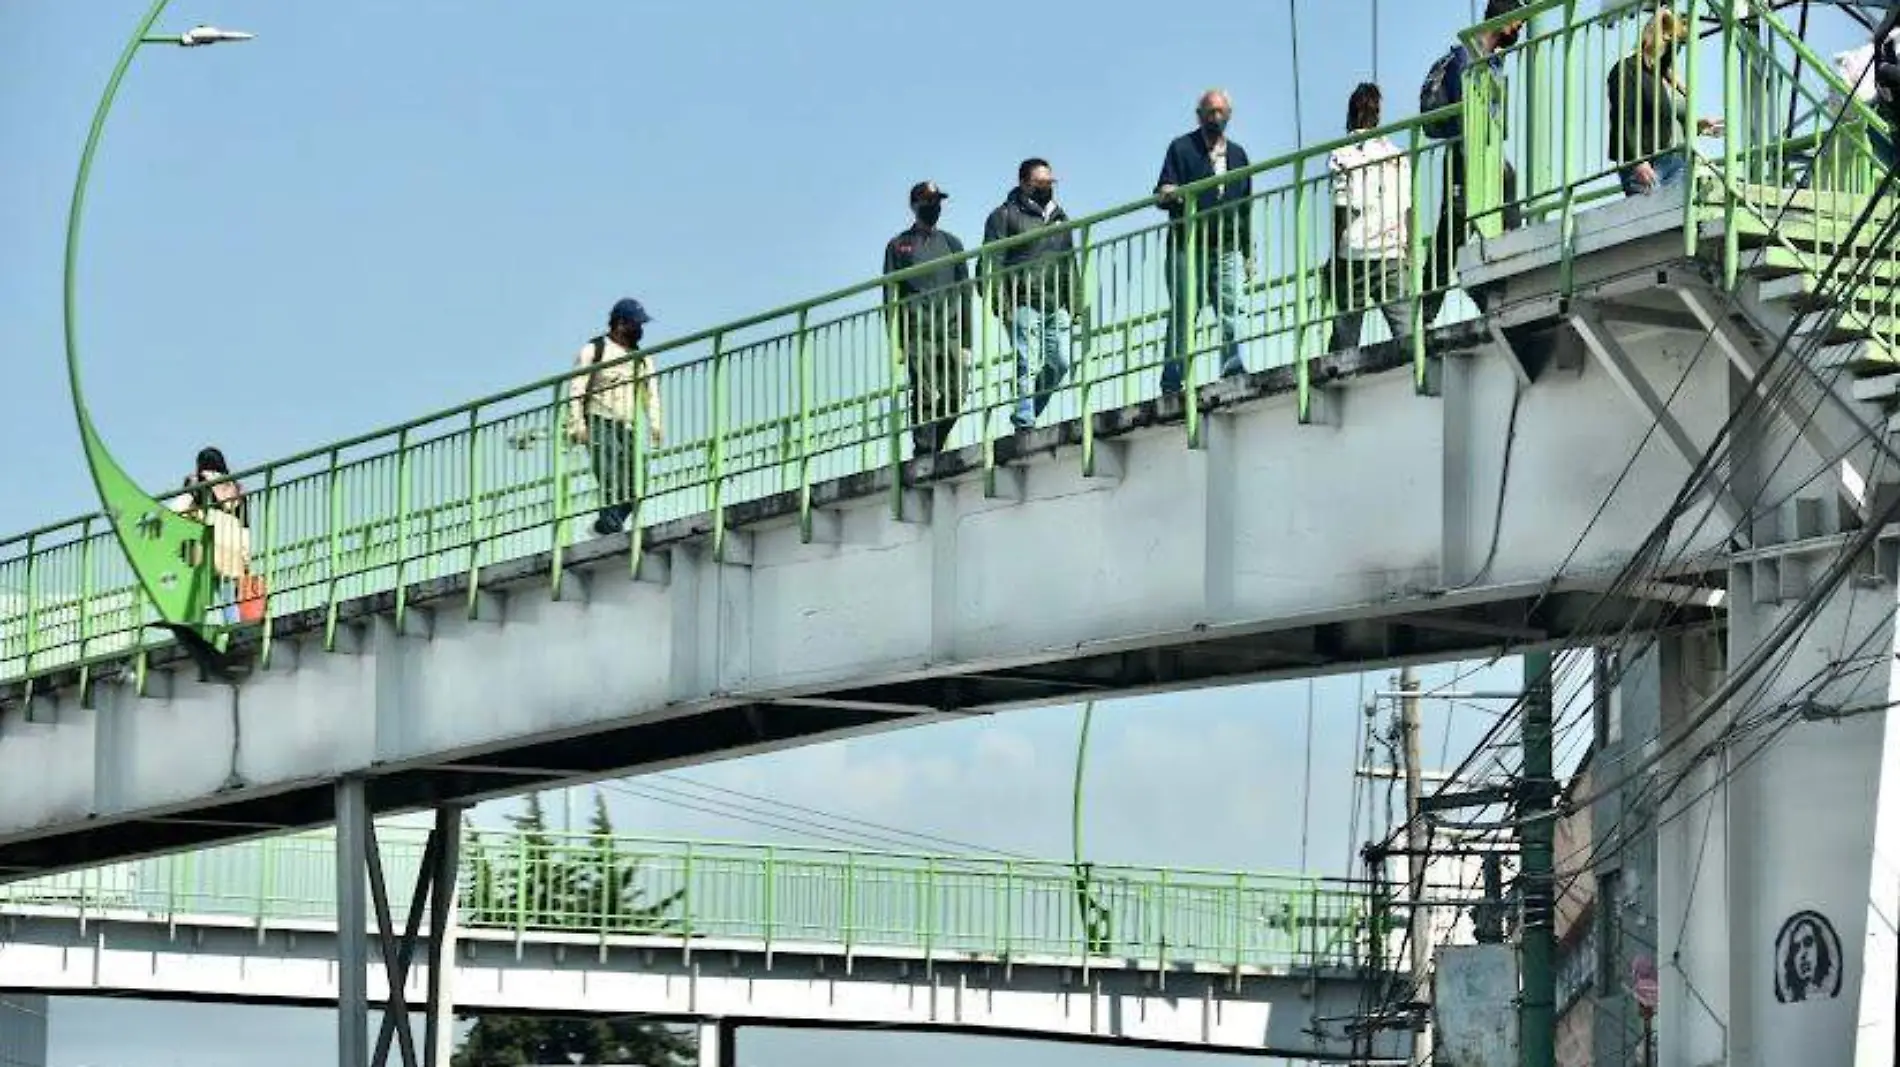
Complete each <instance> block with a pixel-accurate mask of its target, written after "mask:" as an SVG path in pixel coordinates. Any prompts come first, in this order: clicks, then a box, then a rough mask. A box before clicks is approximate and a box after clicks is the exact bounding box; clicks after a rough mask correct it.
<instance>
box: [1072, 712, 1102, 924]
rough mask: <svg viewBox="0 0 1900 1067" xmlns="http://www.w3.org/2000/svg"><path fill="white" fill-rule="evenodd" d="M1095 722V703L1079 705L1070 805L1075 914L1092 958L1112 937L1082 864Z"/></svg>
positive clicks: (1089, 868) (1089, 867) (1091, 878)
mask: <svg viewBox="0 0 1900 1067" xmlns="http://www.w3.org/2000/svg"><path fill="white" fill-rule="evenodd" d="M1094 718H1095V701H1093V700H1091V701H1089V702H1088V703H1086V704H1084V705H1082V733H1081V736H1080V737H1078V738H1076V742H1075V791H1074V799H1073V801H1072V802H1071V804H1070V824H1071V827H1070V829H1071V843H1072V844H1073V846H1074V849H1075V910H1076V913H1077V915H1078V916H1079V917H1080V918H1081V921H1082V932H1083V936H1085V937H1086V938H1087V939H1088V952H1089V954H1090V955H1092V956H1101V955H1106V954H1107V953H1108V943H1109V940H1110V936H1111V933H1112V928H1111V926H1110V916H1109V912H1108V908H1107V907H1105V906H1104V905H1103V904H1102V903H1101V902H1100V901H1099V900H1097V899H1096V897H1095V888H1094V884H1095V876H1094V866H1093V865H1092V864H1088V863H1084V862H1083V861H1082V778H1083V771H1084V769H1085V768H1087V766H1088V756H1089V724H1090V723H1091V722H1092V721H1093V720H1094Z"/></svg>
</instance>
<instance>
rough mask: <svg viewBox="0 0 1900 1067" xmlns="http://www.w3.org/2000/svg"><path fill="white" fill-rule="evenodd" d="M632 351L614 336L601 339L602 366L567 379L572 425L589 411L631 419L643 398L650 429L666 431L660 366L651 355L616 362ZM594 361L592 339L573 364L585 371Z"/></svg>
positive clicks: (581, 421)
mask: <svg viewBox="0 0 1900 1067" xmlns="http://www.w3.org/2000/svg"><path fill="white" fill-rule="evenodd" d="M629 351H630V350H629V349H626V348H622V347H620V346H619V345H617V344H615V343H614V339H613V338H611V337H604V338H602V339H601V344H600V364H601V365H600V367H599V369H597V370H594V371H593V372H592V373H591V374H589V373H580V374H576V375H574V378H573V380H572V381H570V382H569V383H568V387H567V396H568V404H567V418H568V425H569V427H570V428H571V427H573V426H575V425H577V424H580V423H583V422H585V421H586V417H587V416H589V415H597V416H599V417H601V418H605V419H613V420H615V421H618V422H627V423H630V422H632V421H633V417H634V411H635V407H634V405H635V404H636V403H638V402H640V401H641V400H644V402H645V403H646V409H647V427H648V432H650V433H652V434H653V435H654V436H656V437H658V436H662V435H663V434H664V433H665V427H666V424H665V422H664V421H663V419H662V413H661V408H660V379H659V369H658V368H657V367H655V366H654V365H653V359H652V357H650V356H641V357H640V358H638V359H633V360H628V361H627V362H625V363H615V362H614V361H615V360H618V359H620V358H622V357H623V356H626V355H627V354H628V352H629ZM610 364H611V365H610ZM593 365H594V342H592V341H589V342H587V343H586V344H584V345H582V346H581V350H580V352H579V353H578V354H576V355H575V357H574V366H575V367H576V368H577V369H579V370H581V371H583V372H585V371H586V370H587V369H588V368H589V367H592V366H593Z"/></svg>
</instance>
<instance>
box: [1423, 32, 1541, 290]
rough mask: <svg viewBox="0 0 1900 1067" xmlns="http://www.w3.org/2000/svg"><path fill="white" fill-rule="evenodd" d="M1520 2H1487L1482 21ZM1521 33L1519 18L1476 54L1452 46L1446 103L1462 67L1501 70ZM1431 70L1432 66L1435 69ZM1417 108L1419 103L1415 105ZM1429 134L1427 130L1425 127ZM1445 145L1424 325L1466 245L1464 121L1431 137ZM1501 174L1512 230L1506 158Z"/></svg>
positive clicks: (1498, 110) (1515, 215) (1459, 83)
mask: <svg viewBox="0 0 1900 1067" xmlns="http://www.w3.org/2000/svg"><path fill="white" fill-rule="evenodd" d="M1524 3H1525V0H1486V3H1485V5H1484V20H1485V21H1486V22H1494V21H1496V20H1498V19H1501V18H1504V17H1505V16H1507V15H1509V14H1511V13H1512V12H1514V11H1516V10H1517V9H1519V8H1521V7H1523V6H1524ZM1523 31H1524V22H1523V20H1522V19H1518V20H1514V21H1511V22H1506V23H1504V24H1503V25H1501V26H1499V27H1497V28H1496V29H1491V30H1486V31H1485V32H1483V33H1481V34H1479V35H1478V52H1477V54H1476V55H1473V54H1472V52H1471V50H1470V49H1468V48H1466V47H1465V46H1464V45H1463V44H1457V45H1453V46H1452V49H1451V51H1450V52H1449V53H1448V54H1447V55H1446V56H1445V57H1444V60H1441V62H1442V63H1443V64H1444V70H1443V72H1442V73H1443V78H1444V80H1443V82H1442V87H1443V92H1444V100H1445V103H1446V104H1457V103H1461V102H1462V101H1463V100H1464V85H1465V82H1464V77H1465V68H1466V67H1467V66H1470V65H1471V64H1472V63H1474V62H1483V63H1488V64H1490V65H1491V68H1492V69H1493V70H1494V71H1499V72H1501V71H1502V70H1503V67H1504V59H1503V57H1502V56H1501V55H1499V53H1500V52H1502V51H1504V50H1505V49H1508V48H1510V47H1512V46H1513V45H1515V44H1517V39H1518V36H1519V35H1520V34H1521V33H1523ZM1434 71H1436V67H1435V68H1434ZM1420 103H1421V105H1422V104H1423V103H1424V101H1423V100H1421V101H1420ZM1491 107H1492V112H1493V118H1494V119H1496V120H1497V121H1499V122H1502V121H1503V119H1504V114H1503V102H1502V101H1500V100H1493V101H1492V103H1491ZM1426 129H1427V130H1428V131H1431V130H1432V127H1430V126H1427V127H1426ZM1431 135H1432V136H1433V137H1436V138H1439V139H1441V140H1444V141H1446V142H1447V144H1446V146H1445V155H1444V156H1443V158H1444V160H1445V163H1444V166H1445V168H1446V174H1445V202H1444V207H1443V210H1442V211H1440V213H1439V217H1438V232H1437V233H1435V234H1433V235H1432V243H1431V253H1430V257H1429V259H1428V260H1427V264H1426V274H1425V289H1426V292H1425V296H1424V298H1423V299H1422V300H1421V303H1423V304H1424V323H1425V325H1426V326H1430V325H1431V324H1432V320H1433V319H1435V318H1437V317H1438V309H1439V308H1440V307H1443V306H1444V303H1445V290H1446V289H1447V288H1448V287H1449V286H1450V285H1451V279H1452V274H1453V273H1454V271H1455V270H1456V268H1457V265H1458V248H1459V246H1461V245H1463V244H1464V242H1465V227H1466V218H1465V142H1464V120H1463V119H1462V118H1458V119H1453V120H1451V121H1450V122H1448V123H1446V124H1445V126H1444V128H1442V129H1439V130H1437V131H1435V132H1432V134H1431ZM1503 170H1504V172H1503V175H1502V178H1503V184H1504V211H1503V214H1504V228H1505V229H1507V230H1515V229H1517V228H1518V227H1519V226H1521V225H1523V221H1524V209H1523V205H1521V204H1519V203H1518V202H1517V169H1516V168H1515V167H1512V166H1511V162H1510V160H1508V159H1507V160H1505V161H1504V168H1503Z"/></svg>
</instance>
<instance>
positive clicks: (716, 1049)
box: [699, 1019, 739, 1067]
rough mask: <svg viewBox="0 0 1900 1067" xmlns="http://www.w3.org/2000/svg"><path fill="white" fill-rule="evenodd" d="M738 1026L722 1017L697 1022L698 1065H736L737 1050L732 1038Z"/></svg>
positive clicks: (714, 1066) (712, 1066) (736, 1032)
mask: <svg viewBox="0 0 1900 1067" xmlns="http://www.w3.org/2000/svg"><path fill="white" fill-rule="evenodd" d="M738 1030H739V1028H738V1027H736V1026H734V1025H732V1024H731V1023H729V1022H726V1021H725V1020H723V1019H709V1020H707V1021H706V1022H703V1023H700V1024H699V1067H736V1065H737V1064H738V1062H739V1060H738V1050H737V1048H736V1047H735V1044H736V1043H735V1041H734V1038H735V1037H737V1036H738Z"/></svg>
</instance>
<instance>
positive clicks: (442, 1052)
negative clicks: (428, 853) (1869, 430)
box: [423, 806, 462, 1067]
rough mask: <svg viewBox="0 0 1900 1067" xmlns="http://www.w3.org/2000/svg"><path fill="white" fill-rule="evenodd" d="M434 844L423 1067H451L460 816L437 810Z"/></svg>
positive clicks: (449, 810)
mask: <svg viewBox="0 0 1900 1067" xmlns="http://www.w3.org/2000/svg"><path fill="white" fill-rule="evenodd" d="M435 839H436V841H437V842H438V844H437V846H436V855H435V869H434V870H433V871H430V872H428V874H427V877H429V878H430V880H431V884H430V889H429V1012H428V1021H427V1024H426V1026H427V1029H426V1041H427V1046H426V1047H427V1051H425V1052H424V1053H423V1056H424V1057H425V1059H424V1061H423V1062H424V1064H425V1065H426V1067H449V1061H450V1060H451V1059H452V1058H453V1056H454V1053H455V937H456V934H457V932H458V930H459V925H458V924H459V922H460V918H459V915H458V909H459V908H460V907H461V893H460V892H459V889H460V884H459V882H458V879H457V875H458V874H459V873H460V871H461V869H462V810H461V809H460V808H457V807H453V806H445V807H440V808H437V809H435Z"/></svg>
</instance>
